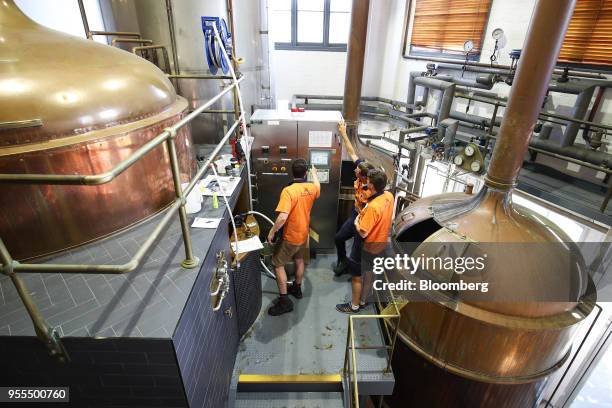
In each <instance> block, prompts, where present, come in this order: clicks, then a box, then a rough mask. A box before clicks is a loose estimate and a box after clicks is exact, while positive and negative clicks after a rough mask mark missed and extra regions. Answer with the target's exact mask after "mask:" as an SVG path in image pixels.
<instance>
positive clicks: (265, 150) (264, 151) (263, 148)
mask: <svg viewBox="0 0 612 408" xmlns="http://www.w3.org/2000/svg"><path fill="white" fill-rule="evenodd" d="M261 153H262V154H270V146H261Z"/></svg>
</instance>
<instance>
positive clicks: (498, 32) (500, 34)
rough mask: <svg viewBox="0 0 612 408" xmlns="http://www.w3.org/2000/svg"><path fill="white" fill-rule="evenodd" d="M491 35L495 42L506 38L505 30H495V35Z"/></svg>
mask: <svg viewBox="0 0 612 408" xmlns="http://www.w3.org/2000/svg"><path fill="white" fill-rule="evenodd" d="M491 35H492V36H493V39H494V40H501V38H502V37H503V36H504V30H502V29H501V28H496V29H495V30H493V33H491Z"/></svg>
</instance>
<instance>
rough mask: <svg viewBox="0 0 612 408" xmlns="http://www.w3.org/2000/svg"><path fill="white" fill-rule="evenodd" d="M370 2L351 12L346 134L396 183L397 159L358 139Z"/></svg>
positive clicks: (363, 0) (359, 1)
mask: <svg viewBox="0 0 612 408" xmlns="http://www.w3.org/2000/svg"><path fill="white" fill-rule="evenodd" d="M369 9H370V0H354V1H353V6H352V10H351V33H350V36H349V43H348V53H347V57H346V79H345V82H344V101H343V106H342V114H343V116H344V119H345V120H346V131H347V135H348V137H349V139H350V140H351V142H352V144H353V146H354V147H355V152H356V153H357V155H358V156H359V157H360V158H361V159H363V160H366V161H368V162H370V163H371V164H372V165H374V166H375V167H381V168H382V169H383V170H384V171H385V173H386V174H387V177H388V178H389V180H391V179H393V177H394V176H395V174H394V165H393V158H392V157H391V156H389V155H386V154H384V153H383V154H381V152H376V151H374V150H373V149H370V148H369V146H368V145H366V144H364V143H363V142H362V141H361V140H360V139H359V137H358V132H357V130H358V121H359V103H360V100H361V84H362V80H363V64H364V58H365V48H366V39H367V33H368V14H369Z"/></svg>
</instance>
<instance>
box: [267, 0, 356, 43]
mask: <svg viewBox="0 0 612 408" xmlns="http://www.w3.org/2000/svg"><path fill="white" fill-rule="evenodd" d="M270 5H271V10H270V20H271V23H270V25H271V28H272V29H273V31H274V36H273V39H274V42H275V48H276V49H277V50H313V51H346V43H347V41H348V36H349V29H350V25H351V5H352V0H273V1H272V2H271V3H270Z"/></svg>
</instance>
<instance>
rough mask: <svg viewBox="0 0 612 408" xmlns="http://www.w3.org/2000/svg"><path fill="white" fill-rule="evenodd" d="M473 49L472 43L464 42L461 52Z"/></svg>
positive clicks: (469, 41) (470, 41)
mask: <svg viewBox="0 0 612 408" xmlns="http://www.w3.org/2000/svg"><path fill="white" fill-rule="evenodd" d="M473 49H474V41H472V40H467V41H466V42H464V43H463V51H465V52H470V51H472V50H473Z"/></svg>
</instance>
